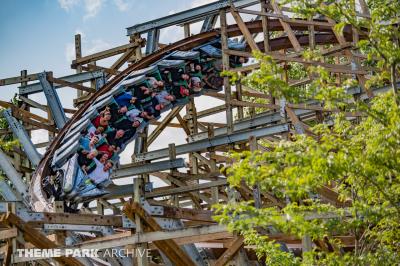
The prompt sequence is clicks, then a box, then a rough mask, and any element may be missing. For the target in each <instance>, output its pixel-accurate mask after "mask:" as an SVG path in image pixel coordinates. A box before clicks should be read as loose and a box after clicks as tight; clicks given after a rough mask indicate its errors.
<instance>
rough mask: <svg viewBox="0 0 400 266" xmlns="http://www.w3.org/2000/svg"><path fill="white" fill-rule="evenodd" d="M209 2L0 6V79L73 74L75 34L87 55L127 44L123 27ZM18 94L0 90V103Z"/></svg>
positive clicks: (120, 0) (24, 1) (118, 0)
mask: <svg viewBox="0 0 400 266" xmlns="http://www.w3.org/2000/svg"><path fill="white" fill-rule="evenodd" d="M208 2H213V1H212V0H184V1H183V0H2V6H1V9H0V36H1V37H0V40H1V46H0V47H1V48H0V78H6V77H11V76H17V75H19V73H20V70H22V69H26V70H28V73H37V72H40V71H43V70H47V71H53V73H54V75H55V76H56V77H59V76H62V75H66V74H70V73H74V72H73V70H71V69H70V67H69V65H70V63H71V60H72V59H73V55H74V44H73V42H74V35H75V34H76V33H81V34H82V41H83V43H82V50H83V51H82V52H83V55H88V54H91V53H93V52H97V51H100V50H104V49H108V48H111V47H114V46H117V45H122V44H126V43H128V37H127V36H126V29H125V28H126V27H129V26H132V25H134V24H137V23H141V22H144V21H147V20H151V19H155V18H158V17H162V16H165V15H169V14H172V13H175V12H178V11H181V10H185V9H188V8H190V7H194V6H198V5H202V4H205V3H208ZM172 30H174V29H169V30H168V31H167V32H162V34H161V40H162V41H164V42H173V41H175V40H177V37H178V36H176V34H175V32H174V34H171V31H172ZM16 88H17V86H7V87H0V89H1V90H2V93H1V95H0V99H2V100H9V99H10V98H11V97H12V96H13V94H14V93H15V92H16V91H17V89H16ZM70 91H71V89H69V92H70ZM60 93H61V94H66V93H68V92H60ZM36 97H39V96H36ZM68 105H69V103H68Z"/></svg>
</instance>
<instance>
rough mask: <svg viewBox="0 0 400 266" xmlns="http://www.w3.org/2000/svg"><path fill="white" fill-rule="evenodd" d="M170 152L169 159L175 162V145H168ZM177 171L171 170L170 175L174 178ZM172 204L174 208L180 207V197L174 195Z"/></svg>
mask: <svg viewBox="0 0 400 266" xmlns="http://www.w3.org/2000/svg"><path fill="white" fill-rule="evenodd" d="M168 150H169V159H170V160H175V159H176V148H175V143H170V144H168ZM175 171H176V168H171V169H170V174H171V175H172V176H173V175H174V172H175ZM171 185H173V184H171ZM171 202H172V204H173V205H174V206H176V207H179V195H173V196H172V198H171Z"/></svg>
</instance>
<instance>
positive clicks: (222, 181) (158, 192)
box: [146, 179, 227, 198]
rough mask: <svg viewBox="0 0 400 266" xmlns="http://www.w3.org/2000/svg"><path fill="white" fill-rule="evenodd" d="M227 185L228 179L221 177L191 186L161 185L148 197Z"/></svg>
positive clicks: (147, 194)
mask: <svg viewBox="0 0 400 266" xmlns="http://www.w3.org/2000/svg"><path fill="white" fill-rule="evenodd" d="M226 185H227V181H226V179H220V180H218V181H212V182H207V183H202V184H196V185H190V186H185V187H177V188H171V187H161V188H157V189H154V190H153V191H152V192H149V193H146V198H156V197H163V196H168V195H175V194H181V193H188V192H192V191H198V190H202V189H207V188H210V187H216V186H226Z"/></svg>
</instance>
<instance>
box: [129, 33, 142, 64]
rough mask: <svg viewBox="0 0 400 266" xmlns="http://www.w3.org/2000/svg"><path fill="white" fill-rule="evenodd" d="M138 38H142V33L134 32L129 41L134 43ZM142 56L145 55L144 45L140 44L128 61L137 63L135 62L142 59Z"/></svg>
mask: <svg viewBox="0 0 400 266" xmlns="http://www.w3.org/2000/svg"><path fill="white" fill-rule="evenodd" d="M138 39H140V34H134V35H131V36H130V39H129V42H130V43H133V42H135V41H136V40H138ZM142 57H143V55H142V46H141V45H139V46H138V47H136V49H135V52H134V53H133V55H132V56H131V58H129V60H128V62H129V63H135V62H137V61H139V60H140V59H142Z"/></svg>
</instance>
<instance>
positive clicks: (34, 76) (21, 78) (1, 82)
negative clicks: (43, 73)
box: [0, 72, 52, 86]
mask: <svg viewBox="0 0 400 266" xmlns="http://www.w3.org/2000/svg"><path fill="white" fill-rule="evenodd" d="M47 73H48V74H49V73H52V72H47ZM33 80H38V73H35V74H30V75H25V76H17V77H12V78H5V79H0V86H7V85H12V84H18V83H22V82H28V81H33Z"/></svg>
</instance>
